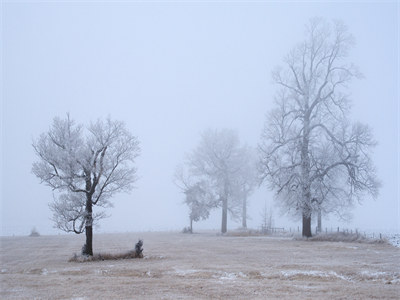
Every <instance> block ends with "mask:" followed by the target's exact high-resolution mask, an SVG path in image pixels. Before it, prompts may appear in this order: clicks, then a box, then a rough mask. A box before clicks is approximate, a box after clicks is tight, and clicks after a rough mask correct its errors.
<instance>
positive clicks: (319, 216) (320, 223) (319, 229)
mask: <svg viewBox="0 0 400 300" xmlns="http://www.w3.org/2000/svg"><path fill="white" fill-rule="evenodd" d="M321 219H322V213H321V208H318V225H317V230H318V232H322V220H321Z"/></svg>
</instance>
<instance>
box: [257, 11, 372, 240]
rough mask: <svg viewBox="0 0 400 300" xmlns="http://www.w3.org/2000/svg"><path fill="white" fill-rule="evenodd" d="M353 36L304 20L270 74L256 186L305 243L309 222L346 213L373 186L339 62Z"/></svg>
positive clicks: (367, 144) (346, 69)
mask: <svg viewBox="0 0 400 300" xmlns="http://www.w3.org/2000/svg"><path fill="white" fill-rule="evenodd" d="M352 45H353V37H352V36H351V35H350V34H349V33H348V31H347V28H346V27H345V26H344V25H343V24H342V23H340V22H334V23H333V25H330V23H328V22H326V21H324V20H322V19H312V20H311V21H310V23H309V25H308V26H307V28H306V40H305V41H304V42H303V43H301V44H299V45H298V46H297V47H295V48H294V49H293V50H292V51H291V52H290V53H289V54H288V55H287V56H286V58H285V60H284V62H285V67H284V68H279V69H277V70H276V71H275V72H274V73H273V80H274V81H275V83H276V84H277V85H278V86H280V89H279V90H278V92H277V95H276V108H275V109H273V110H272V111H270V113H269V115H268V118H267V122H266V125H265V128H264V131H263V134H262V142H261V144H260V147H259V148H260V153H261V163H260V171H261V174H262V179H263V180H266V181H267V182H268V185H269V187H270V188H271V189H273V190H275V192H276V197H277V198H278V199H279V200H280V202H281V203H282V204H283V206H284V207H286V209H287V210H288V211H292V212H294V214H296V215H300V216H301V217H302V222H303V231H302V234H303V236H307V237H309V236H311V215H312V213H314V212H315V211H316V210H318V208H320V209H322V208H323V209H325V211H326V212H330V211H333V210H336V209H338V208H343V207H346V205H350V204H351V203H353V201H354V199H359V200H361V196H362V195H363V194H364V193H369V194H371V195H372V196H374V197H376V196H377V193H378V189H379V186H380V183H379V182H378V180H377V178H376V172H375V169H374V166H373V164H372V161H371V157H370V153H371V149H372V148H373V146H374V145H375V142H374V141H373V138H372V134H371V130H370V128H369V127H368V126H366V125H362V124H359V123H357V124H353V125H352V124H350V122H349V120H348V116H349V112H350V110H349V99H348V96H347V95H346V88H347V87H348V84H349V83H350V81H351V80H352V79H353V78H355V77H360V74H359V73H358V71H357V69H356V68H355V66H354V65H352V64H348V63H346V58H347V56H348V50H349V49H350V47H351V46H352Z"/></svg>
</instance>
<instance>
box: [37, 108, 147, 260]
mask: <svg viewBox="0 0 400 300" xmlns="http://www.w3.org/2000/svg"><path fill="white" fill-rule="evenodd" d="M33 148H34V149H35V152H36V154H37V156H38V158H39V160H38V161H37V162H35V163H34V164H33V167H32V171H33V173H34V174H35V175H36V176H37V177H38V178H39V179H40V180H41V182H42V183H45V184H46V185H48V186H49V187H51V188H52V190H53V191H54V192H57V193H58V194H57V196H58V198H57V197H56V198H55V200H54V202H53V203H52V204H51V205H50V208H51V209H52V211H53V213H54V217H53V219H54V221H55V225H56V227H57V228H59V229H61V230H64V231H67V232H75V233H77V234H80V233H83V232H86V244H85V247H84V251H83V252H84V254H87V255H93V246H92V240H93V221H94V220H96V219H100V218H102V217H104V216H105V215H104V212H100V213H98V214H94V213H93V206H100V207H104V208H106V207H108V206H111V202H110V201H109V200H110V198H111V197H112V196H113V195H114V194H116V193H118V192H127V191H129V190H131V188H132V184H133V183H134V182H135V181H136V168H135V167H134V162H135V158H136V157H137V156H138V155H139V152H140V149H139V143H138V140H137V138H136V137H135V136H133V135H132V134H131V133H129V132H128V130H127V129H126V128H125V125H124V123H122V122H118V121H112V120H110V119H107V120H105V121H102V120H98V121H97V122H95V123H92V124H90V126H88V127H87V129H86V130H84V128H83V126H81V125H76V124H75V122H74V121H73V120H71V119H70V117H69V115H67V118H66V119H60V118H55V119H54V121H53V124H52V126H51V127H50V129H49V131H48V132H46V133H43V134H42V135H41V136H40V137H39V138H38V139H37V140H36V141H34V143H33Z"/></svg>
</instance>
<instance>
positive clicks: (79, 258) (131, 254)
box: [68, 250, 143, 262]
mask: <svg viewBox="0 0 400 300" xmlns="http://www.w3.org/2000/svg"><path fill="white" fill-rule="evenodd" d="M132 258H143V253H140V254H137V253H136V251H135V250H132V251H128V252H125V253H117V254H111V253H97V254H94V255H93V256H88V255H77V254H74V256H73V257H71V258H70V259H69V260H68V261H69V262H91V261H103V260H120V259H132Z"/></svg>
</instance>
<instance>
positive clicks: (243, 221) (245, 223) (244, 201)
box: [242, 196, 247, 229]
mask: <svg viewBox="0 0 400 300" xmlns="http://www.w3.org/2000/svg"><path fill="white" fill-rule="evenodd" d="M242 227H243V228H245V229H247V199H246V196H244V197H243V209H242Z"/></svg>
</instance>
